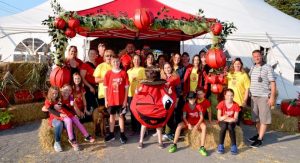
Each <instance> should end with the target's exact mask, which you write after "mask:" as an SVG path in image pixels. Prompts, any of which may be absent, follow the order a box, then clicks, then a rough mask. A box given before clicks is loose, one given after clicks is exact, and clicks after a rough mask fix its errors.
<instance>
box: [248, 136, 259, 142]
mask: <svg viewBox="0 0 300 163" xmlns="http://www.w3.org/2000/svg"><path fill="white" fill-rule="evenodd" d="M257 138H258V135H255V136H253V137H252V138H248V141H249V142H251V143H253V142H255V141H256V140H257Z"/></svg>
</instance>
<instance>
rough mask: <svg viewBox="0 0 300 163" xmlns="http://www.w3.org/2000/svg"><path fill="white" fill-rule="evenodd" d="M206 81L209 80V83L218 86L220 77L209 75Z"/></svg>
mask: <svg viewBox="0 0 300 163" xmlns="http://www.w3.org/2000/svg"><path fill="white" fill-rule="evenodd" d="M206 80H207V82H208V83H211V84H217V82H218V76H217V75H215V74H209V75H208V76H207V77H206Z"/></svg>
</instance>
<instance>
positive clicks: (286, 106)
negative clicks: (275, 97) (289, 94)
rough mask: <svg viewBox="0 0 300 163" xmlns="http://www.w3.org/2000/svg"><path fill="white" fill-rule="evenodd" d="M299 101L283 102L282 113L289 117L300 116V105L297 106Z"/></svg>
mask: <svg viewBox="0 0 300 163" xmlns="http://www.w3.org/2000/svg"><path fill="white" fill-rule="evenodd" d="M297 101H298V100H294V101H292V100H282V102H281V111H282V112H283V113H284V114H286V115H289V116H295V117H298V116H300V105H299V104H297Z"/></svg>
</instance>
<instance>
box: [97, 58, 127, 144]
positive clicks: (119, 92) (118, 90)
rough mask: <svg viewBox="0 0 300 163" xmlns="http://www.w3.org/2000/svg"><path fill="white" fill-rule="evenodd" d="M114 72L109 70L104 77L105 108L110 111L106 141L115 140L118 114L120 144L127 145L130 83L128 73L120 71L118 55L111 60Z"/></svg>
mask: <svg viewBox="0 0 300 163" xmlns="http://www.w3.org/2000/svg"><path fill="white" fill-rule="evenodd" d="M111 64H112V70H109V71H108V72H107V73H106V74H105V76H104V83H103V86H104V97H105V107H106V108H108V110H109V112H110V113H109V114H110V116H109V131H110V133H109V135H107V136H106V137H105V141H107V142H109V141H112V140H114V139H115V134H114V129H115V120H116V116H117V114H119V126H120V132H121V133H120V142H121V144H125V143H126V142H127V137H126V136H125V124H124V123H125V114H126V107H127V95H128V88H129V81H128V76H127V73H126V72H125V71H124V70H122V69H120V59H119V57H118V56H117V55H113V56H112V58H111Z"/></svg>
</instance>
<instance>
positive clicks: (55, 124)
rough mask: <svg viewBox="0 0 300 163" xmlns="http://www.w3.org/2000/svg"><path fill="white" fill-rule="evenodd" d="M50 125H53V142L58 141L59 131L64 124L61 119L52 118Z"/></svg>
mask: <svg viewBox="0 0 300 163" xmlns="http://www.w3.org/2000/svg"><path fill="white" fill-rule="evenodd" d="M52 126H53V127H54V139H55V142H60V138H61V133H62V130H63V127H64V124H63V122H62V121H60V120H57V119H53V120H52Z"/></svg>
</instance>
